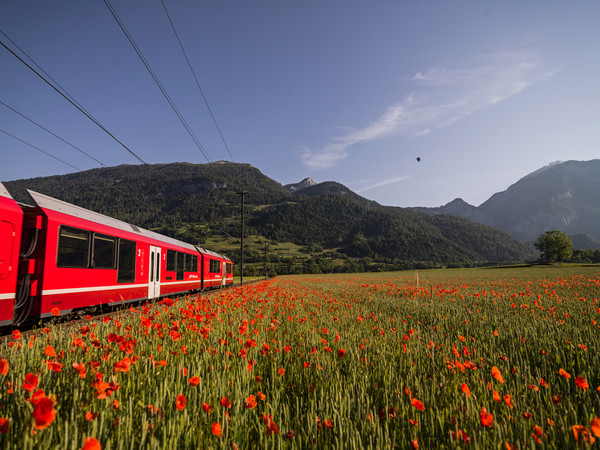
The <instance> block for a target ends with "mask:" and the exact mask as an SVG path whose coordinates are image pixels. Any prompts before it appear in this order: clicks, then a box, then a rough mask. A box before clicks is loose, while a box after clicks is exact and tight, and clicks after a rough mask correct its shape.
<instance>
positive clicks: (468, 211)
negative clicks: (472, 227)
mask: <svg viewBox="0 0 600 450" xmlns="http://www.w3.org/2000/svg"><path fill="white" fill-rule="evenodd" d="M411 209H414V210H416V211H421V212H424V213H427V214H433V215H442V214H447V215H451V216H458V217H462V218H464V219H467V220H470V221H472V222H476V223H481V224H483V225H489V226H492V227H498V225H499V223H498V220H497V219H495V218H494V217H492V216H490V215H488V214H487V213H485V212H483V211H482V210H481V209H479V208H477V207H476V206H473V205H470V204H468V203H467V202H465V201H464V200H463V199H462V198H457V199H454V200H452V201H451V202H450V203H447V204H445V205H444V206H439V207H437V208H425V207H414V208H411Z"/></svg>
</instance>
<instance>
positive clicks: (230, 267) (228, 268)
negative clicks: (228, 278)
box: [225, 263, 233, 273]
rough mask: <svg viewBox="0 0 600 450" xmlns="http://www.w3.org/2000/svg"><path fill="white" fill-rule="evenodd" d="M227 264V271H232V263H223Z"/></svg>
mask: <svg viewBox="0 0 600 450" xmlns="http://www.w3.org/2000/svg"><path fill="white" fill-rule="evenodd" d="M225 265H226V266H227V273H233V265H232V264H231V263H225Z"/></svg>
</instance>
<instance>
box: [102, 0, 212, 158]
mask: <svg viewBox="0 0 600 450" xmlns="http://www.w3.org/2000/svg"><path fill="white" fill-rule="evenodd" d="M104 4H105V5H106V7H107V8H108V10H109V11H110V13H111V14H112V16H113V18H114V19H115V21H116V22H117V24H118V25H119V27H120V28H121V31H123V33H124V34H125V37H127V40H128V41H129V43H130V44H131V46H132V47H133V49H134V50H135V52H136V53H137V55H138V57H139V58H140V60H141V61H142V63H143V64H144V66H145V67H146V70H148V73H150V76H151V77H152V79H153V80H154V82H155V83H156V85H157V86H158V88H159V89H160V91H161V92H162V94H163V96H164V97H165V99H166V100H167V102H168V103H169V105H170V106H171V108H172V109H173V111H174V112H175V114H176V115H177V117H178V118H179V121H180V122H181V124H182V125H183V127H184V128H185V129H186V131H187V132H188V134H189V135H190V137H191V138H192V140H193V141H194V143H195V144H196V146H197V147H198V150H200V152H201V153H202V155H204V157H205V158H206V160H207V161H208V162H211V160H210V157H209V156H208V153H207V152H206V150H205V149H204V147H203V146H202V144H201V143H200V141H199V140H198V138H197V137H196V135H195V134H194V132H193V131H192V129H191V128H190V126H189V125H188V123H187V122H186V120H185V119H184V117H183V115H182V114H181V112H180V111H179V109H178V108H177V106H176V105H175V103H174V102H173V100H172V99H171V97H170V96H169V94H168V93H167V91H166V89H165V87H164V86H163V85H162V83H161V82H160V80H159V79H158V77H157V76H156V74H155V73H154V70H152V67H150V64H149V63H148V60H146V58H145V57H144V55H143V54H142V51H141V50H140V48H139V47H138V46H137V44H136V43H135V41H134V40H133V37H132V36H131V34H130V33H129V31H127V28H126V27H125V24H124V23H123V21H122V20H121V18H120V17H119V15H118V14H117V12H116V11H115V9H114V8H113V7H112V5H111V4H110V2H109V1H108V0H104Z"/></svg>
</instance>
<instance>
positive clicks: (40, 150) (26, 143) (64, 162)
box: [0, 130, 82, 172]
mask: <svg viewBox="0 0 600 450" xmlns="http://www.w3.org/2000/svg"><path fill="white" fill-rule="evenodd" d="M0 133H4V134H6V135H7V136H10V137H11V138H13V139H16V140H17V141H19V142H22V143H23V144H25V145H29V146H30V147H32V148H34V149H36V150H37V151H38V152H42V153H43V154H45V155H48V156H49V157H50V158H54V159H55V160H57V161H60V162H61V163H63V164H66V165H67V166H69V167H72V168H73V169H75V170H77V171H78V172H81V171H82V170H81V169H79V168H77V167H75V166H74V165H72V164H69V163H68V162H66V161H63V160H62V159H60V158H58V157H56V156H54V155H53V154H52V153H48V152H47V151H45V150H42V149H41V148H39V147H36V146H35V145H33V144H30V143H29V142H26V141H24V140H23V139H20V138H18V137H16V136H15V135H12V134H10V133H8V132H6V131H4V130H0Z"/></svg>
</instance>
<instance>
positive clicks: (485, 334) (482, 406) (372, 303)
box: [0, 267, 600, 449]
mask: <svg viewBox="0 0 600 450" xmlns="http://www.w3.org/2000/svg"><path fill="white" fill-rule="evenodd" d="M599 298H600V270H599V269H598V267H555V268H552V267H539V268H507V269H460V270H458V269H457V270H440V271H422V272H419V273H416V272H396V273H381V274H358V275H357V274H344V275H340V274H335V275H334V274H331V275H304V276H289V277H278V278H275V279H272V280H268V281H263V282H260V283H257V284H253V285H247V286H244V287H238V288H234V289H229V290H224V291H215V292H214V293H212V294H209V295H202V296H195V295H190V296H187V297H182V298H177V299H175V298H173V299H163V300H160V301H157V302H154V303H148V304H146V305H143V306H141V307H139V308H136V309H130V310H126V311H123V312H121V313H120V314H119V315H117V316H113V317H111V318H90V319H89V320H88V321H87V322H86V323H84V324H81V323H79V324H77V325H70V326H65V325H64V324H62V325H54V324H45V325H42V327H41V328H40V329H39V330H37V331H36V333H35V334H33V335H27V336H26V335H21V334H20V333H19V332H18V331H15V332H13V334H12V336H11V337H9V338H8V339H7V340H6V342H4V343H3V344H2V346H1V347H0V447H2V448H19V449H22V448H69V449H81V448H86V449H98V448H103V449H116V448H118V449H121V448H124V449H130V448H140V447H145V448H250V447H251V448H305V447H314V448H486V449H487V448H506V449H513V448H519V449H520V448H537V447H539V448H542V447H543V448H574V447H582V448H585V447H588V446H593V445H594V443H595V440H596V439H597V438H599V437H600V419H599V418H598V416H599V415H600V373H599V371H598V368H600V344H599V339H598V337H599V334H600V324H599V323H598V322H600V304H598V299H599ZM596 445H597V444H596Z"/></svg>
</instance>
